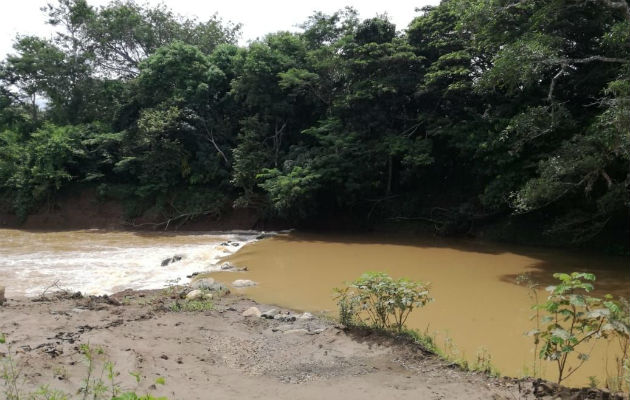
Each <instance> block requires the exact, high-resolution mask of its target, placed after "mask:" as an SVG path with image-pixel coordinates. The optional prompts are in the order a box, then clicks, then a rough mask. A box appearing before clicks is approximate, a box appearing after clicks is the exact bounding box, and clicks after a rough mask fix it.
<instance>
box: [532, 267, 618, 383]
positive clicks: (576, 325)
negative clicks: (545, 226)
mask: <svg viewBox="0 0 630 400" xmlns="http://www.w3.org/2000/svg"><path fill="white" fill-rule="evenodd" d="M554 278H556V279H558V280H559V281H560V282H559V283H558V284H557V285H554V286H549V287H548V288H547V291H548V292H549V293H550V294H549V297H548V298H547V301H545V302H543V303H542V304H536V305H535V306H534V308H535V309H536V310H540V311H542V312H543V315H542V316H541V321H540V326H541V328H540V329H535V330H533V331H531V332H530V333H529V334H530V335H531V336H533V337H534V340H535V342H536V343H537V344H538V343H539V342H540V343H541V347H540V351H539V354H538V355H539V357H540V358H541V359H544V360H548V361H552V362H554V363H556V366H557V370H558V383H561V382H562V381H563V380H564V379H566V378H568V377H570V376H571V375H573V374H574V373H575V371H577V370H578V369H579V368H580V367H581V366H582V365H583V364H584V363H585V362H586V361H588V359H589V355H590V350H585V349H584V348H585V347H587V345H588V344H589V343H590V342H591V341H594V340H596V339H598V338H600V337H607V336H608V335H615V334H617V333H619V332H623V329H621V330H620V329H619V328H618V327H615V325H617V324H615V323H611V321H615V317H613V315H615V314H618V313H619V311H618V310H619V306H618V305H617V304H616V303H614V302H612V301H611V300H610V298H609V297H608V296H607V297H605V298H604V299H602V298H598V297H593V296H590V295H588V293H589V292H591V291H592V290H593V282H594V281H595V275H593V274H589V273H581V272H573V273H571V274H565V273H557V274H554ZM623 334H625V335H627V331H626V333H623ZM574 353H577V356H576V358H577V365H571V363H572V361H571V359H570V358H569V357H572V356H573V354H574Z"/></svg>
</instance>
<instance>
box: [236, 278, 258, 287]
mask: <svg viewBox="0 0 630 400" xmlns="http://www.w3.org/2000/svg"><path fill="white" fill-rule="evenodd" d="M256 285H258V284H257V283H256V282H254V281H250V280H249V279H237V280H235V281H234V282H232V286H234V287H249V286H256Z"/></svg>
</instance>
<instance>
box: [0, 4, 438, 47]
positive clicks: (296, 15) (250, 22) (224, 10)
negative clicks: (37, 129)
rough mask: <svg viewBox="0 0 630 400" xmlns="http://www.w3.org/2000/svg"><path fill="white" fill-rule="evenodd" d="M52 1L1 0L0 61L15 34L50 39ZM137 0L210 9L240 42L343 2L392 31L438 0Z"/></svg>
mask: <svg viewBox="0 0 630 400" xmlns="http://www.w3.org/2000/svg"><path fill="white" fill-rule="evenodd" d="M48 2H52V3H56V0H0V59H4V57H5V55H6V54H7V53H10V52H12V46H13V41H14V39H15V36H16V35H17V34H21V35H37V36H43V37H46V38H50V37H52V36H53V29H51V27H50V26H48V25H46V23H45V20H46V18H45V15H44V13H43V12H41V11H40V8H41V7H43V6H45V5H46V3H48ZM88 2H89V4H90V5H92V6H102V5H105V4H107V3H109V2H110V1H109V0H88ZM137 3H140V4H143V3H149V4H151V5H156V4H160V3H163V4H165V5H166V6H167V7H169V8H170V9H172V10H173V11H175V12H176V13H178V14H181V15H185V16H187V17H197V18H198V19H199V20H206V19H208V18H209V17H210V16H211V15H212V14H214V13H215V12H216V13H217V14H218V15H219V17H221V18H222V19H223V20H224V21H232V22H235V23H242V24H243V28H242V31H241V33H242V36H241V41H240V43H241V44H242V45H245V44H247V42H249V41H251V40H254V39H256V38H258V37H262V36H264V35H265V34H267V33H270V32H276V31H286V30H288V31H298V30H299V28H298V27H297V25H299V24H301V23H302V22H304V21H305V20H306V19H307V18H308V16H310V15H311V14H313V12H314V11H322V12H325V13H332V12H334V11H336V10H339V9H341V8H344V7H345V6H352V7H354V8H356V9H357V10H358V11H359V14H360V18H370V17H373V16H375V15H377V14H383V13H387V15H388V16H389V17H390V20H391V21H392V22H394V23H395V24H396V27H397V29H399V30H401V29H405V28H406V27H407V25H408V24H409V22H411V20H412V19H413V18H414V17H415V16H416V15H417V12H416V11H415V9H416V8H421V7H424V6H426V5H437V4H438V3H439V0H413V1H412V0H395V1H389V2H383V1H358V0H346V1H338V0H337V1H335V0H318V1H316V2H314V1H299V0H292V1H289V0H268V1H260V0H227V1H225V0H224V1H206V0H148V1H137Z"/></svg>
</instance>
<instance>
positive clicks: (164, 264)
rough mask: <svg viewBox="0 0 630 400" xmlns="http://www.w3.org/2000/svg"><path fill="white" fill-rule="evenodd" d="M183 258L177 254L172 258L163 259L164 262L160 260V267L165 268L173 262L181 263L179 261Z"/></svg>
mask: <svg viewBox="0 0 630 400" xmlns="http://www.w3.org/2000/svg"><path fill="white" fill-rule="evenodd" d="M182 258H184V256H180V255H179V254H175V255H174V256H173V257H169V258H165V259H164V260H162V264H161V265H162V266H163V267H166V266H167V265H169V264H172V263H174V262H177V261H181V259H182Z"/></svg>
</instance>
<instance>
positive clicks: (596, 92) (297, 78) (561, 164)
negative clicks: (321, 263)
mask: <svg viewBox="0 0 630 400" xmlns="http://www.w3.org/2000/svg"><path fill="white" fill-rule="evenodd" d="M44 12H45V16H46V18H47V21H48V23H49V24H51V25H53V26H55V27H56V28H57V30H58V33H57V35H56V36H55V37H54V38H53V39H44V38H38V37H33V36H18V37H17V38H16V40H15V44H14V51H13V52H12V53H11V54H9V55H8V56H7V57H6V58H5V59H4V61H2V63H1V64H0V154H2V157H1V158H0V177H1V180H0V191H1V192H2V193H3V196H4V199H5V200H4V202H3V204H2V207H3V208H4V209H5V210H9V211H10V212H13V213H15V214H18V215H20V216H21V217H22V218H25V217H26V216H27V215H28V214H29V213H31V212H33V211H34V210H36V209H37V207H40V206H41V205H42V204H43V203H44V202H53V203H54V201H55V196H56V194H57V193H59V191H62V190H73V189H72V188H74V187H84V185H92V186H95V187H97V188H98V189H99V192H100V193H101V194H102V195H103V196H109V197H112V198H116V199H119V200H120V201H122V202H124V203H125V204H127V205H128V217H129V218H133V217H134V216H139V215H142V214H143V213H146V212H148V211H156V210H157V212H158V213H161V214H163V215H165V216H168V215H174V214H177V213H180V214H181V213H183V212H184V213H191V214H195V213H197V214H202V213H208V212H211V213H214V214H216V215H220V213H221V210H225V209H227V208H230V207H249V208H254V209H256V210H257V211H258V212H259V213H260V215H261V217H262V218H276V219H282V220H284V221H287V222H290V223H292V224H302V225H305V226H309V225H313V224H314V223H315V222H317V221H322V220H328V219H333V218H338V217H339V216H344V218H345V219H344V220H345V221H348V220H349V221H353V222H352V223H355V224H356V225H357V226H365V225H369V224H375V223H382V222H388V221H389V222H392V221H417V222H418V223H426V222H429V223H430V225H431V226H433V227H434V228H435V229H436V230H437V231H438V232H439V233H442V234H462V233H467V232H470V231H471V230H473V229H474V228H475V227H478V226H480V225H483V224H484V223H488V222H496V221H504V222H506V221H509V223H508V222H506V223H508V224H510V223H516V224H517V223H521V222H522V223H525V224H526V225H528V226H530V227H531V226H533V227H534V229H535V230H536V231H537V232H539V233H541V234H542V233H547V234H551V235H552V236H553V237H555V238H561V239H562V241H565V242H571V243H583V242H588V241H590V240H592V239H593V238H596V237H598V236H601V235H602V234H605V233H606V232H613V231H614V232H619V231H623V232H627V230H628V212H629V210H630V198H629V188H630V5H629V3H628V1H626V0H588V1H582V0H580V1H577V0H443V1H442V2H441V3H440V4H439V5H438V6H434V7H426V8H423V9H421V10H418V16H417V17H416V18H415V19H414V20H413V21H412V22H411V23H410V25H409V26H408V27H396V26H395V25H394V24H393V23H392V22H391V21H389V20H388V18H387V16H375V17H373V18H369V19H366V20H359V18H358V17H357V12H356V11H355V10H353V9H351V8H346V9H343V10H339V11H338V12H335V13H333V14H324V13H321V12H317V13H314V14H313V15H312V16H311V17H309V18H308V19H307V20H306V21H305V22H303V24H302V25H301V27H302V30H301V31H300V32H298V33H292V32H276V33H271V34H268V35H266V36H265V37H263V38H260V39H258V40H255V41H253V42H251V43H250V44H249V45H248V46H245V47H239V46H238V45H237V39H238V37H239V29H240V26H239V25H235V24H232V23H227V22H224V21H222V20H221V19H220V18H219V17H218V16H216V15H214V16H211V17H210V18H209V19H208V20H206V21H199V20H195V19H189V18H184V17H181V16H179V15H176V14H175V13H173V12H172V11H170V10H169V9H167V8H165V7H164V6H157V7H150V6H144V5H139V4H137V3H135V2H133V1H131V0H125V1H115V2H112V3H110V4H108V5H106V6H103V7H100V8H95V7H91V6H89V5H88V3H87V2H86V1H85V0H57V2H56V3H51V4H49V5H48V6H47V7H46V8H45V9H44ZM519 221H520V222H519Z"/></svg>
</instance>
